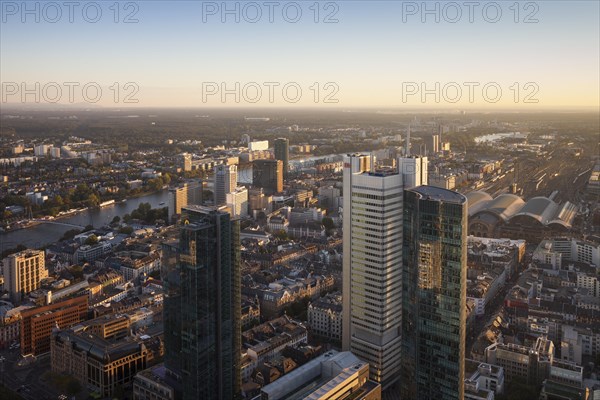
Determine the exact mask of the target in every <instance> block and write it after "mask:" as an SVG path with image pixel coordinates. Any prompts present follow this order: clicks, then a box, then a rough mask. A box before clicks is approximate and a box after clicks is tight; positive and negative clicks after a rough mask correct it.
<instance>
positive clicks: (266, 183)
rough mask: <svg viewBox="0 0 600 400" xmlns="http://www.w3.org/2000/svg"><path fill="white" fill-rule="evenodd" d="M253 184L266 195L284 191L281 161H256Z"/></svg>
mask: <svg viewBox="0 0 600 400" xmlns="http://www.w3.org/2000/svg"><path fill="white" fill-rule="evenodd" d="M252 184H253V185H254V186H255V187H260V188H262V189H263V191H264V193H265V194H268V195H270V194H274V193H280V192H282V191H283V162H282V161H281V160H256V161H254V162H253V164H252Z"/></svg>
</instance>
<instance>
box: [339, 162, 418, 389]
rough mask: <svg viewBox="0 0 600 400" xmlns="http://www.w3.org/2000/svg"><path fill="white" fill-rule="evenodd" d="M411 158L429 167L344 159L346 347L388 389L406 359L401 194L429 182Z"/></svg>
mask: <svg viewBox="0 0 600 400" xmlns="http://www.w3.org/2000/svg"><path fill="white" fill-rule="evenodd" d="M412 160H415V161H414V164H415V165H418V166H419V167H420V171H422V166H423V165H425V166H426V165H427V159H426V158H424V157H423V158H421V157H401V158H400V159H399V160H398V166H399V168H400V170H395V169H394V170H391V169H381V170H378V169H376V168H374V166H373V165H371V157H370V156H368V155H362V154H352V155H348V156H346V157H345V158H344V214H343V218H344V240H343V244H344V267H343V326H342V328H343V329H342V348H343V349H344V350H351V351H352V352H353V353H354V354H356V355H357V356H358V357H360V358H362V359H363V360H365V361H367V362H369V365H370V368H371V369H370V377H371V379H373V380H375V381H377V382H380V383H381V385H382V386H383V387H384V388H386V387H388V386H390V385H391V384H393V383H394V382H395V381H396V380H397V379H398V378H399V375H400V373H399V371H400V365H401V361H402V360H401V357H400V351H401V337H400V333H401V326H402V220H403V215H402V211H403V210H402V206H403V204H402V203H403V202H402V198H403V193H404V189H405V188H407V187H412V185H422V184H426V183H427V174H426V173H425V174H422V173H421V172H419V173H417V168H411V167H410V165H412V164H413V161H412ZM417 160H418V161H417ZM425 170H426V167H425ZM413 171H414V172H413ZM408 185H411V186H408Z"/></svg>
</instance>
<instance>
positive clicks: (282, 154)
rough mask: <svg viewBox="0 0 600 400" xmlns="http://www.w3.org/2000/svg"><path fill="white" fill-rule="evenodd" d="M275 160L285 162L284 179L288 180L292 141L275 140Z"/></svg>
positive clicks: (285, 139)
mask: <svg viewBox="0 0 600 400" xmlns="http://www.w3.org/2000/svg"><path fill="white" fill-rule="evenodd" d="M273 147H274V153H275V159H276V160H281V162H283V177H284V178H287V175H288V172H289V169H288V168H289V161H290V141H289V139H287V138H278V139H275V142H274V143H273Z"/></svg>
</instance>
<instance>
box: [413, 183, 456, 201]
mask: <svg viewBox="0 0 600 400" xmlns="http://www.w3.org/2000/svg"><path fill="white" fill-rule="evenodd" d="M409 191H411V192H415V193H419V194H420V195H422V196H423V197H424V198H426V199H428V200H438V201H444V202H447V203H456V204H463V203H466V202H467V198H466V197H465V196H463V195H462V194H460V193H457V192H453V191H452V190H447V189H442V188H439V187H435V186H427V185H425V186H418V187H416V188H412V189H409Z"/></svg>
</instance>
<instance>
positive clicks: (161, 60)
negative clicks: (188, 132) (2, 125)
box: [0, 1, 600, 111]
mask: <svg viewBox="0 0 600 400" xmlns="http://www.w3.org/2000/svg"><path fill="white" fill-rule="evenodd" d="M92 3H93V2H84V3H77V4H78V6H77V7H76V8H74V9H73V10H69V9H68V8H67V7H65V6H63V5H62V3H52V2H36V3H31V5H29V6H24V5H23V4H26V3H17V2H3V3H2V24H1V25H0V33H1V34H0V47H1V48H2V58H1V60H0V78H1V79H0V80H1V81H2V88H1V90H2V98H1V104H2V105H3V106H6V105H8V104H10V103H15V102H16V103H19V104H22V103H27V104H32V103H35V102H36V101H38V100H39V102H40V103H48V104H51V103H52V102H54V101H56V102H57V103H66V104H72V103H78V102H85V103H88V104H97V105H102V106H105V107H108V106H115V105H117V106H118V107H123V108H125V107H178V108H181V107H184V108H186V107H206V106H208V107H239V106H245V107H255V106H257V107H265V106H268V107H288V106H289V107H308V106H318V107H325V108H328V107H338V108H356V107H360V108H364V107H368V108H383V107H386V108H388V107H392V108H395V107H410V108H414V109H422V108H427V109H459V110H468V109H481V110H490V111H497V110H501V109H518V110H522V111H528V110H534V111H535V110H560V109H564V108H569V109H573V108H575V109H581V108H584V109H585V108H598V107H600V92H599V87H600V78H599V76H598V70H599V69H600V62H599V53H598V49H599V48H600V39H599V37H600V31H599V27H598V24H599V23H598V17H599V12H600V11H599V7H600V6H599V3H598V2H590V1H579V2H562V1H553V2H520V3H514V4H518V7H516V6H515V5H514V4H513V3H510V4H509V3H505V2H499V3H494V2H476V4H477V5H476V6H474V8H473V9H470V8H469V7H467V6H465V4H464V3H461V2H457V3H454V2H450V3H448V2H428V3H422V2H386V1H375V2H368V3H367V2H365V1H339V2H315V3H313V2H308V3H307V2H299V3H298V2H296V3H294V2H274V4H276V6H274V7H275V8H273V9H272V10H271V9H269V8H268V7H266V6H265V5H264V4H266V3H264V4H263V3H262V2H256V3H255V2H250V3H248V2H226V3H223V2H188V1H175V2H163V1H147V2H139V3H138V2H119V3H114V4H113V3H111V4H108V3H93V4H97V5H96V6H91V4H92ZM35 4H37V6H36V5H35ZM52 4H58V5H59V6H58V7H56V6H54V5H52ZM115 4H117V5H118V7H116V6H115ZM454 5H456V6H454ZM25 7H30V8H29V9H26V8H25ZM84 9H85V12H84V11H83V10H84ZM283 10H286V11H285V12H284V11H283ZM70 19H72V22H71V21H70ZM115 21H116V22H115ZM36 83H37V84H38V85H39V86H35V85H36ZM69 85H71V86H70V87H69ZM86 85H87V86H86ZM436 85H437V86H436ZM83 87H86V88H87V89H86V90H88V92H87V96H86V94H84V93H83ZM57 88H58V89H57ZM27 90H28V91H30V93H29V94H25V93H26V92H25V91H27ZM59 90H60V93H59V92H58V91H59ZM69 90H72V94H73V96H72V98H70V97H69ZM33 91H35V92H37V96H38V97H37V98H36V95H34V94H33V93H32V92H33ZM97 92H101V93H97ZM97 94H98V95H97Z"/></svg>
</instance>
